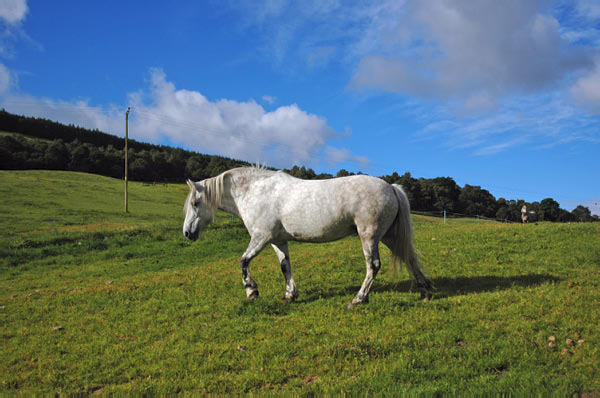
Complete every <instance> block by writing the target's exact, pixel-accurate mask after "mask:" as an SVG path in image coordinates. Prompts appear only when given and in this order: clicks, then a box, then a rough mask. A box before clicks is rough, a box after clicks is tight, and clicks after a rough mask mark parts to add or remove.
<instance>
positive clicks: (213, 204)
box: [183, 165, 275, 219]
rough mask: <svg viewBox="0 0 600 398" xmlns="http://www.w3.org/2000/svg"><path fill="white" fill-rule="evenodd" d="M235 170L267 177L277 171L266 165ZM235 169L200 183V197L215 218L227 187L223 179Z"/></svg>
mask: <svg viewBox="0 0 600 398" xmlns="http://www.w3.org/2000/svg"><path fill="white" fill-rule="evenodd" d="M233 170H236V171H239V172H242V173H248V174H253V175H258V176H265V177H267V176H270V175H272V174H273V173H275V172H274V171H272V170H269V169H267V168H266V167H265V166H262V165H253V166H250V167H240V168H237V169H233ZM233 170H228V171H225V172H223V173H221V174H219V175H218V176H215V177H211V178H207V179H205V180H202V181H200V182H199V183H198V184H200V186H201V187H202V188H201V189H200V191H201V192H200V198H201V200H202V203H204V205H205V206H206V207H207V208H208V209H209V211H210V214H211V215H212V217H213V219H214V217H215V214H216V212H217V208H218V207H219V205H220V204H221V199H222V198H223V191H224V189H225V185H224V182H223V181H224V179H225V175H226V174H227V173H230V172H232V171H233ZM192 192H193V191H192V190H191V189H190V193H188V196H187V199H186V201H185V204H184V205H183V211H184V212H187V211H188V208H189V206H190V197H191V195H192Z"/></svg>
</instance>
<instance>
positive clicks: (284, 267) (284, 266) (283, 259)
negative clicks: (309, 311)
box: [271, 242, 298, 301]
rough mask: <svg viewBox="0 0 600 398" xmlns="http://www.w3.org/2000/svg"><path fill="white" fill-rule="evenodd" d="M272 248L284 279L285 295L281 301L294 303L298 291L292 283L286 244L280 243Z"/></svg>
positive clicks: (292, 278) (292, 277)
mask: <svg viewBox="0 0 600 398" xmlns="http://www.w3.org/2000/svg"><path fill="white" fill-rule="evenodd" d="M271 246H273V250H275V253H276V254H277V258H279V263H280V264H281V272H283V276H284V278H285V295H284V296H283V299H284V300H285V301H294V300H295V299H296V298H297V297H298V289H297V288H296V283H295V282H294V276H293V275H292V266H291V264H290V252H289V250H288V244H287V242H286V243H282V244H280V245H274V244H273V245H271Z"/></svg>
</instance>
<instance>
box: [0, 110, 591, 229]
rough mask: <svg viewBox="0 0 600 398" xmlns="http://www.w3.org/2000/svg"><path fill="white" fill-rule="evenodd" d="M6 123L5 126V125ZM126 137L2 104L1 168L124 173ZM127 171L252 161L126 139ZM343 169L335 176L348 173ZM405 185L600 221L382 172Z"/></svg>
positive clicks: (205, 172)
mask: <svg viewBox="0 0 600 398" xmlns="http://www.w3.org/2000/svg"><path fill="white" fill-rule="evenodd" d="M2 130H4V132H2ZM123 146H124V140H123V139H122V138H119V137H116V136H113V135H110V134H106V133H102V132H100V131H97V130H86V129H83V128H80V127H76V126H65V125H62V124H60V123H56V122H52V121H49V120H45V119H38V118H31V117H24V116H18V115H13V114H10V113H8V112H6V111H4V110H2V111H0V169H2V170H30V169H41V170H69V171H79V172H86V173H94V174H100V175H104V176H109V177H114V178H123V176H124V150H123ZM128 147H129V151H128V164H129V167H128V170H129V173H128V178H129V180H133V181H145V182H176V183H180V182H182V181H185V180H186V179H187V178H191V179H193V180H202V179H205V178H208V177H213V176H215V175H218V174H220V173H222V172H224V171H225V170H228V169H231V168H234V167H239V166H248V165H249V164H248V163H247V162H244V161H240V160H234V159H229V158H225V157H221V156H214V155H203V154H198V153H195V152H191V151H186V150H183V149H180V148H172V147H168V146H163V145H160V146H159V145H151V144H146V143H140V142H137V141H134V140H131V141H130V142H129V145H128ZM285 171H286V172H288V173H289V174H291V175H293V176H296V177H298V178H304V179H323V178H333V175H331V174H326V173H320V174H318V173H316V172H315V171H314V170H312V169H310V168H308V169H307V168H305V167H304V166H302V167H298V166H293V167H292V168H291V169H289V170H285ZM350 174H352V173H349V172H348V171H346V170H343V169H342V170H339V171H338V173H337V174H336V176H338V177H339V176H345V175H350ZM381 178H382V179H384V180H385V181H387V182H389V183H395V184H400V185H402V186H403V187H404V190H405V191H406V193H407V195H408V198H409V200H410V204H411V208H412V209H413V210H416V211H421V212H429V213H437V214H438V215H441V214H442V213H443V212H445V213H446V214H448V215H451V214H454V215H457V216H471V217H486V218H490V219H497V220H502V221H512V222H520V220H521V208H522V206H523V205H525V204H526V205H527V207H528V209H529V211H531V212H532V213H531V215H532V219H533V218H534V217H533V215H535V219H536V220H540V221H542V220H543V221H562V222H569V221H597V220H598V217H597V216H592V215H591V213H590V211H589V209H587V208H585V207H583V206H579V207H578V208H576V209H574V210H573V211H572V212H569V211H567V210H564V209H562V208H560V204H559V203H558V202H556V201H555V200H553V199H552V198H545V199H542V200H541V201H539V202H537V201H535V202H533V203H526V202H525V201H523V200H515V199H506V198H498V199H497V198H495V197H494V196H493V195H492V194H490V192H489V191H487V190H486V189H484V188H482V187H480V186H472V185H469V184H466V185H465V186H464V187H460V186H458V184H456V182H455V181H454V180H453V179H452V178H451V177H437V178H431V179H426V178H418V179H416V178H413V177H412V176H411V174H410V173H408V172H406V173H404V174H403V175H399V174H398V173H397V172H394V173H392V174H391V175H385V176H381Z"/></svg>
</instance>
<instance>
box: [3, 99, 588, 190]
mask: <svg viewBox="0 0 600 398" xmlns="http://www.w3.org/2000/svg"><path fill="white" fill-rule="evenodd" d="M1 104H2V105H6V104H13V105H17V106H18V105H24V106H27V108H28V109H38V110H48V109H51V110H52V109H67V110H70V111H73V112H77V111H83V110H90V111H95V112H100V113H102V114H104V115H106V116H107V117H109V116H114V117H115V122H116V121H117V120H116V119H117V117H118V115H119V114H120V112H121V110H120V109H119V108H117V107H114V108H113V109H104V108H103V107H101V106H91V105H87V104H72V103H66V102H60V103H51V102H40V101H23V100H6V101H2V103H1ZM133 119H140V120H141V121H143V120H144V119H145V120H149V121H156V122H159V123H160V124H161V127H163V129H164V126H172V127H178V128H182V129H190V130H194V131H196V132H200V133H202V134H203V135H210V136H213V137H218V138H227V139H230V140H231V139H233V140H234V141H238V142H240V143H245V144H249V145H255V146H258V147H260V149H261V150H263V151H269V150H271V151H274V152H279V153H282V152H283V153H284V154H289V155H292V156H293V157H298V158H308V159H310V158H312V159H317V158H318V156H319V155H320V154H321V153H320V152H321V151H322V150H321V149H319V150H314V149H309V150H305V151H298V150H294V149H293V148H290V147H289V146H288V145H286V143H285V142H270V141H265V140H263V139H260V138H257V137H249V136H247V135H241V134H240V135H236V134H235V132H234V131H233V130H225V129H219V128H214V127H211V128H207V127H206V126H205V125H203V124H200V123H196V122H193V121H188V120H183V119H178V118H176V117H173V116H170V115H165V114H161V113H157V112H150V111H148V110H144V109H137V108H136V109H135V116H134V118H133ZM225 144H226V143H225ZM311 146H314V145H311ZM298 160H299V161H301V159H298ZM346 162H348V163H353V164H356V165H357V166H362V164H361V163H360V162H359V161H357V160H355V159H348V160H346ZM369 164H370V165H374V166H376V167H377V168H378V169H380V170H392V172H393V171H395V172H399V171H398V170H397V166H390V165H388V164H384V163H381V162H380V161H372V160H369ZM368 168H369V167H367V169H368ZM359 169H360V167H359ZM414 172H415V169H414V168H412V172H411V174H413V173H414ZM418 172H419V170H417V173H418ZM420 174H425V173H422V172H421V173H420ZM484 189H486V190H488V191H489V190H495V191H504V192H514V193H515V194H517V195H537V196H540V197H543V196H545V197H557V198H560V199H561V200H567V201H572V202H576V201H578V200H579V199H575V198H572V197H565V196H564V195H560V196H556V194H554V195H551V194H548V193H541V192H533V191H523V190H522V189H516V188H509V187H501V186H492V185H487V186H486V187H485V188H484Z"/></svg>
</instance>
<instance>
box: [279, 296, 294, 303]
mask: <svg viewBox="0 0 600 398" xmlns="http://www.w3.org/2000/svg"><path fill="white" fill-rule="evenodd" d="M281 300H283V301H285V302H286V303H293V302H294V301H296V296H291V297H288V296H283V297H282V299H281Z"/></svg>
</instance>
